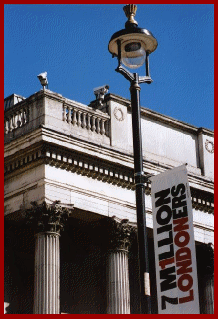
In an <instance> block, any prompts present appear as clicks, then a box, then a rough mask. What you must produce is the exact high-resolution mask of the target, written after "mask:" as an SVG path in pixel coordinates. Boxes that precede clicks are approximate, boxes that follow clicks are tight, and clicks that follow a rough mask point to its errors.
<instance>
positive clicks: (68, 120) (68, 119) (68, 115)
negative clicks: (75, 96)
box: [67, 106, 72, 124]
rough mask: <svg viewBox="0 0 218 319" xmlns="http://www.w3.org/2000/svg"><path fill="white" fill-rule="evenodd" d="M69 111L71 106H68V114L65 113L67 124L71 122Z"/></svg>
mask: <svg viewBox="0 0 218 319" xmlns="http://www.w3.org/2000/svg"><path fill="white" fill-rule="evenodd" d="M71 111H72V107H71V106H68V114H67V122H68V124H71Z"/></svg>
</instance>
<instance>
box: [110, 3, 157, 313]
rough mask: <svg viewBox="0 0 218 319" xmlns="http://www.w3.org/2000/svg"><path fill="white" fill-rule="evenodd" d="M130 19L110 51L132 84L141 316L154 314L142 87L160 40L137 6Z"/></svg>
mask: <svg viewBox="0 0 218 319" xmlns="http://www.w3.org/2000/svg"><path fill="white" fill-rule="evenodd" d="M123 10H124V12H125V14H126V16H127V18H128V21H127V22H126V24H125V29H123V30H120V31H118V32H116V33H114V34H113V35H112V37H111V39H110V42H109V45H108V50H109V52H110V53H111V54H112V56H113V57H117V58H118V67H117V68H116V71H117V72H119V73H121V74H122V75H123V76H124V77H125V78H126V79H127V80H129V81H130V93H131V108H132V131H133V149H134V170H135V174H134V176H135V185H136V211H137V228H138V250H139V263H140V293H141V298H140V300H141V303H140V304H141V313H142V314H143V313H144V314H145V313H148V314H150V313H151V300H150V298H151V296H150V278H149V264H148V248H147V231H146V213H145V181H146V178H145V176H144V172H143V157H142V138H141V112H140V105H139V100H140V99H139V98H140V86H139V84H140V83H148V84H150V83H151V82H152V79H151V77H150V72H149V54H150V53H152V52H153V51H155V50H156V48H157V40H156V39H155V37H154V36H153V35H152V33H151V32H150V31H148V30H146V29H141V28H139V27H138V23H137V22H136V21H135V19H134V17H135V14H136V10H137V6H136V5H135V4H128V5H126V6H124V7H123ZM122 64H123V65H125V66H126V67H128V68H130V69H136V68H139V67H140V66H142V65H143V64H145V76H139V75H138V74H137V73H131V72H130V71H129V70H128V69H126V68H125V67H124V66H123V65H122Z"/></svg>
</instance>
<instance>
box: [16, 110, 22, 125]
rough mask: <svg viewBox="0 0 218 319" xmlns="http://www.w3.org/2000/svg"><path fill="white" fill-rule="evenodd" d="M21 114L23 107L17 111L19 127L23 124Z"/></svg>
mask: <svg viewBox="0 0 218 319" xmlns="http://www.w3.org/2000/svg"><path fill="white" fill-rule="evenodd" d="M21 115H22V109H21V110H20V111H18V112H17V127H21V125H22V121H21Z"/></svg>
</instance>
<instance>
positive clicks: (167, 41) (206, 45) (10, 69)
mask: <svg viewBox="0 0 218 319" xmlns="http://www.w3.org/2000/svg"><path fill="white" fill-rule="evenodd" d="M4 19H5V20H4V97H7V96H9V95H10V94H13V93H15V94H18V95H22V96H24V97H29V96H30V95H32V94H34V93H35V92H37V91H39V90H40V89H41V85H40V82H39V80H38V78H37V75H38V74H39V73H41V72H44V71H47V72H48V81H49V90H51V91H53V92H57V93H59V94H62V95H63V96H64V97H66V98H69V99H72V100H75V101H78V102H80V103H83V104H86V105H88V104H89V103H90V102H91V101H92V100H94V99H95V96H94V93H93V89H94V88H96V87H98V86H101V85H104V84H108V85H109V87H110V89H109V92H110V93H114V94H117V95H120V96H122V97H125V98H127V99H130V92H129V82H128V81H127V80H126V79H125V78H124V77H123V76H122V75H121V74H119V73H117V72H115V68H116V67H117V59H116V58H114V59H112V56H111V54H110V53H109V51H108V42H109V40H110V38H111V36H112V34H113V33H115V32H116V31H119V30H120V29H123V28H124V25H125V22H126V17H125V14H124V12H123V4H117V5H116V4H98V5H95V4H81V5H76V4H71V5H67V4H65V5H58V4H53V5H52V4H50V5H39V4H38V5H33V4H30V5H21V4H20V5H15V4H13V5H9V4H7V5H5V6H4ZM135 19H136V21H137V22H138V25H139V27H141V28H145V29H148V30H149V31H151V32H152V34H153V35H154V36H155V37H156V39H157V41H158V47H157V49H156V51H155V52H153V53H152V54H151V55H150V73H151V77H152V79H153V81H154V82H153V83H152V84H150V85H147V84H141V106H143V107H146V108H149V109H151V110H153V111H156V112H159V113H162V114H164V115H168V116H171V117H173V118H175V119H177V120H180V121H183V122H186V123H189V124H192V125H194V126H197V127H205V128H209V129H214V5H213V4H208V5H205V4H193V5H192V4H187V5H186V4H174V5H173V4H156V5H155V4H151V5H148V4H139V5H138V10H137V13H136V17H135ZM137 72H138V73H139V74H140V75H144V72H145V71H144V68H139V69H138V71H137Z"/></svg>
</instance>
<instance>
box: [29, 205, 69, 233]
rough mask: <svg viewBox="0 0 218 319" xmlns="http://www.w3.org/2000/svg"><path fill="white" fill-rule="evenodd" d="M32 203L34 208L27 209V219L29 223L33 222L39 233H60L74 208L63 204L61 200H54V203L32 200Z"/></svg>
mask: <svg viewBox="0 0 218 319" xmlns="http://www.w3.org/2000/svg"><path fill="white" fill-rule="evenodd" d="M31 205H32V208H30V209H28V210H27V211H26V219H27V223H29V224H31V225H32V226H33V227H34V228H35V230H36V231H37V232H38V233H41V232H54V233H58V234H59V233H60V231H61V230H63V228H64V224H65V222H66V221H67V218H68V217H69V216H70V214H71V211H72V209H73V207H72V208H67V207H64V206H62V205H61V204H60V201H54V202H53V203H52V204H49V203H46V202H45V201H44V202H43V203H41V204H38V203H37V202H31Z"/></svg>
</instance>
